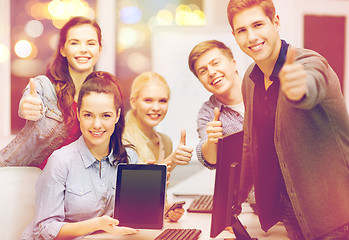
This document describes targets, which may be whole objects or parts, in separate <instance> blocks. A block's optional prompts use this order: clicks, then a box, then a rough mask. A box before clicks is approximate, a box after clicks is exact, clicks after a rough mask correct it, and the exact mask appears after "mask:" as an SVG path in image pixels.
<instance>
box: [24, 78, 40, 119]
mask: <svg viewBox="0 0 349 240" xmlns="http://www.w3.org/2000/svg"><path fill="white" fill-rule="evenodd" d="M29 88H30V93H29V94H28V95H27V96H25V97H23V98H22V100H21V101H20V103H19V112H20V116H21V117H23V118H24V119H27V120H31V121H37V120H39V119H40V118H41V117H42V114H41V111H42V109H43V105H42V101H41V99H40V97H39V96H38V94H37V92H36V89H35V80H34V79H33V78H31V79H30V80H29Z"/></svg>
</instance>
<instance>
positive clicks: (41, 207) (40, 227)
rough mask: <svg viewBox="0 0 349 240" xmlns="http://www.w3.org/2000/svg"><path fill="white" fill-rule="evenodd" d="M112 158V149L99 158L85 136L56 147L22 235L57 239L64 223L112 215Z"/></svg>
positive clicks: (130, 157) (133, 157)
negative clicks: (34, 212)
mask: <svg viewBox="0 0 349 240" xmlns="http://www.w3.org/2000/svg"><path fill="white" fill-rule="evenodd" d="M126 151H127V156H128V162H129V163H130V164H134V163H137V162H138V156H137V153H136V152H135V151H134V150H133V149H129V148H126ZM113 160H114V156H113V152H112V151H111V152H110V154H109V155H108V156H106V157H104V158H102V159H101V161H98V160H96V159H95V158H94V156H93V155H92V154H91V152H90V151H89V149H88V147H87V146H86V143H85V141H84V138H83V136H81V137H80V138H79V139H78V140H76V141H75V142H73V143H71V144H69V145H67V146H65V147H62V148H61V149H59V150H57V151H55V152H54V153H53V154H52V155H51V156H50V157H49V159H48V162H47V165H46V166H45V168H44V170H43V171H42V173H41V175H40V177H39V179H38V182H37V185H36V216H35V219H34V221H33V222H32V223H31V224H30V225H29V226H28V227H27V228H26V229H25V231H24V233H23V235H22V237H21V239H43V240H49V239H54V238H55V237H57V235H58V233H59V231H60V230H61V228H62V226H63V225H64V224H65V223H68V222H79V221H84V220H88V219H92V218H95V217H100V216H103V215H107V216H111V217H112V216H113V213H114V196H115V191H116V190H115V188H116V166H115V165H114V164H113ZM82 237H83V236H80V237H77V238H76V239H79V238H82Z"/></svg>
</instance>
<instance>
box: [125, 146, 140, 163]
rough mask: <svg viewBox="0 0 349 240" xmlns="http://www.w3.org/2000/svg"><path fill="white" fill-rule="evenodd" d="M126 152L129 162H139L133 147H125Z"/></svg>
mask: <svg viewBox="0 0 349 240" xmlns="http://www.w3.org/2000/svg"><path fill="white" fill-rule="evenodd" d="M126 153H127V157H128V160H129V163H131V164H135V163H138V162H139V158H138V154H137V152H136V151H135V150H134V149H132V148H128V147H127V148H126Z"/></svg>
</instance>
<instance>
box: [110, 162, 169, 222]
mask: <svg viewBox="0 0 349 240" xmlns="http://www.w3.org/2000/svg"><path fill="white" fill-rule="evenodd" d="M117 171H118V172H117V180H116V194H115V208H114V217H115V218H116V219H118V220H119V221H120V225H122V226H127V227H132V228H138V229H162V227H163V217H164V202H165V188H166V166H165V165H146V164H127V165H126V164H119V165H118V169H117Z"/></svg>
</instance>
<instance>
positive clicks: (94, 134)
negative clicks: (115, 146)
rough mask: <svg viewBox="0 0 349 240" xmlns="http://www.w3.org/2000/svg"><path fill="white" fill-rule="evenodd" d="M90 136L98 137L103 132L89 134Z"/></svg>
mask: <svg viewBox="0 0 349 240" xmlns="http://www.w3.org/2000/svg"><path fill="white" fill-rule="evenodd" d="M91 134H92V135H93V136H95V137H100V136H102V135H103V132H91Z"/></svg>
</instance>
